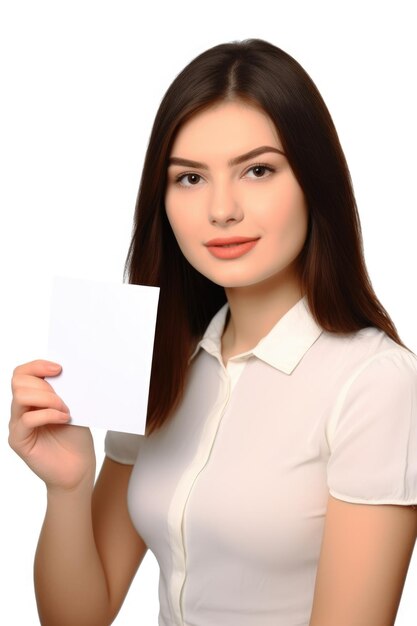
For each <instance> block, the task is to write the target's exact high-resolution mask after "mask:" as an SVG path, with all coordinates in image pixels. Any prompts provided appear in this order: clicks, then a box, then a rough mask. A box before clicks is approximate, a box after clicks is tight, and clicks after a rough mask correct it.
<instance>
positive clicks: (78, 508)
mask: <svg viewBox="0 0 417 626" xmlns="http://www.w3.org/2000/svg"><path fill="white" fill-rule="evenodd" d="M131 471H132V466H131V465H121V464H119V463H115V462H114V461H112V460H110V459H107V458H106V459H105V460H104V463H103V467H102V470H101V472H100V475H99V478H98V480H97V483H96V486H95V488H94V493H93V494H92V493H91V490H90V489H88V488H85V487H82V488H79V489H77V490H76V491H74V492H71V493H54V492H52V493H48V508H47V513H46V517H45V522H44V525H43V528H42V532H41V536H40V539H39V543H38V549H37V553H36V558H35V591H36V598H37V603H38V610H39V615H40V619H41V623H42V624H43V625H44V626H48V625H51V626H53V625H56V624H58V623H59V624H60V626H66V625H68V626H73V625H74V624H77V626H84V625H85V626H95V625H97V626H108V624H111V623H112V622H113V620H114V619H115V617H116V615H117V613H118V611H119V609H120V607H121V605H122V603H123V600H124V598H125V596H126V593H127V591H128V589H129V586H130V584H131V581H132V579H133V576H134V574H135V572H136V571H137V568H138V566H139V565H140V563H141V561H142V559H143V557H144V555H145V553H146V550H147V547H146V545H145V543H144V542H143V540H142V539H141V537H140V536H139V535H138V533H137V532H136V530H135V529H134V528H133V526H132V523H131V521H130V517H129V514H128V510H127V503H126V497H127V486H128V482H129V477H130V474H131Z"/></svg>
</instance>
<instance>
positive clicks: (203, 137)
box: [9, 102, 417, 626]
mask: <svg viewBox="0 0 417 626" xmlns="http://www.w3.org/2000/svg"><path fill="white" fill-rule="evenodd" d="M265 145H266V146H271V147H273V148H275V149H276V150H280V151H282V145H281V143H280V139H279V136H278V134H277V132H276V129H275V127H274V126H273V124H272V122H271V120H270V119H269V118H268V116H267V115H265V113H263V111H261V110H260V109H257V108H256V107H252V106H248V105H246V104H243V103H241V102H227V103H222V104H220V105H217V106H215V107H212V108H210V109H208V110H206V111H204V112H201V113H200V114H198V115H196V116H195V117H194V118H192V119H191V120H189V121H188V122H187V123H186V124H185V125H184V127H183V128H182V129H181V130H180V132H179V133H178V135H177V138H176V141H175V143H174V145H173V149H172V152H171V156H174V157H177V158H187V159H192V160H197V161H200V162H201V161H202V162H204V163H205V164H206V165H207V168H201V166H199V167H195V166H193V167H192V168H190V167H188V166H187V167H184V166H181V165H178V164H174V165H172V166H170V167H169V172H168V174H169V176H168V184H167V189H166V198H165V200H166V211H167V216H168V219H169V221H170V223H171V226H172V228H173V231H174V234H175V236H176V238H177V241H178V243H179V246H180V248H181V249H182V251H183V253H184V255H185V256H186V258H187V259H188V260H189V261H190V262H191V263H192V265H194V266H195V267H196V268H197V269H198V270H199V271H200V272H202V273H203V274H204V275H206V276H208V277H209V278H211V280H213V281H214V282H216V283H218V284H220V285H223V286H224V287H225V290H226V295H227V298H228V301H229V305H230V311H231V317H230V322H229V325H228V326H227V328H226V330H225V332H224V335H223V338H222V355H223V360H224V362H225V363H226V362H227V359H228V358H230V356H232V355H234V354H237V353H239V352H242V351H246V350H249V349H250V348H252V347H253V346H254V345H255V344H256V343H257V342H258V341H259V340H260V339H261V337H263V336H264V335H265V334H266V333H268V332H269V330H270V329H271V328H272V327H273V325H274V324H275V323H276V322H277V321H278V319H280V317H282V315H284V314H285V312H286V311H288V309H289V308H290V307H291V306H293V305H294V304H295V303H296V302H297V301H298V300H299V298H300V297H301V295H302V293H301V290H300V283H299V279H298V276H297V274H296V271H295V260H296V258H297V256H298V254H299V253H300V251H301V249H302V247H303V244H304V241H305V237H306V233H307V224H308V211H307V207H306V203H305V199H304V196H303V193H302V190H301V189H300V187H299V185H298V183H297V181H296V179H295V177H294V175H293V172H292V171H291V168H290V167H289V164H288V162H287V159H286V157H285V155H282V154H279V153H277V152H268V153H264V154H261V155H258V156H257V157H256V158H255V159H252V158H251V159H247V160H245V161H244V162H240V163H235V164H234V165H233V166H230V165H228V161H229V160H230V159H233V158H236V157H238V156H240V155H242V154H244V153H246V152H248V151H249V150H252V149H254V148H257V147H260V146H265ZM257 163H262V164H265V165H267V166H268V167H270V168H271V170H273V171H268V170H264V169H262V168H259V169H256V168H255V169H253V168H254V166H256V164H257ZM182 174H193V175H195V176H191V177H190V176H188V177H185V176H184V177H182V178H181V181H182V183H183V184H182V185H181V184H179V182H178V177H179V176H180V175H182ZM191 182H194V183H196V184H195V185H192V184H191ZM187 185H189V186H190V188H189V187H187ZM235 235H239V236H242V235H243V236H246V237H256V238H257V243H256V246H255V247H254V248H252V250H250V251H249V252H247V253H246V254H245V255H243V256H240V257H239V258H236V259H228V260H225V259H217V258H214V257H213V256H212V255H211V254H210V253H209V251H208V249H207V247H206V246H205V245H204V244H205V243H207V241H209V240H210V239H212V238H217V237H231V236H235ZM60 370H61V367H60V365H56V364H52V363H51V362H49V361H43V360H38V361H32V362H30V363H25V364H24V365H20V366H18V367H17V368H16V369H15V371H14V373H13V378H12V391H13V400H12V406H11V418H10V423H9V433H10V434H9V443H10V445H11V447H12V448H13V449H14V450H15V452H16V453H17V454H18V455H19V456H21V457H22V459H23V460H24V461H25V462H26V463H27V465H28V466H29V467H30V468H31V469H32V470H33V471H34V472H35V473H36V474H37V475H38V476H39V477H40V478H41V479H42V480H43V481H44V482H45V485H46V488H47V510H46V515H45V521H44V524H43V527H42V531H41V534H40V537H39V542H38V547H37V552H36V558H35V591H36V598H37V603H38V610H39V615H40V619H41V623H42V625H43V626H56V624H60V626H73V625H74V624H77V626H105V625H107V624H110V623H112V621H113V620H114V618H115V616H116V615H117V613H118V611H119V609H120V607H121V605H122V603H123V600H124V598H125V596H126V593H127V591H128V589H129V586H130V583H131V581H132V578H133V576H134V575H135V573H136V571H137V568H138V567H139V565H140V563H141V561H142V560H143V557H144V555H145V553H146V551H147V546H146V544H145V543H144V541H143V539H142V538H141V537H140V536H139V534H138V533H137V532H136V530H135V529H134V527H133V525H132V522H131V520H130V517H129V513H128V509H127V488H128V484H129V479H130V475H131V471H132V466H131V465H122V464H119V463H116V462H114V461H112V460H111V459H108V458H106V459H105V460H104V462H103V466H102V468H101V471H100V474H99V477H98V479H97V481H96V484H95V485H94V475H95V454H94V448H93V442H92V438H91V433H90V431H89V429H88V428H82V427H79V426H69V425H68V424H67V423H66V422H67V421H68V419H69V415H70V413H69V408H68V407H67V406H66V405H65V403H64V401H63V399H61V398H60V397H59V396H58V395H57V394H56V393H55V392H54V390H53V388H52V386H51V385H50V384H49V383H48V382H47V381H45V380H44V378H45V377H46V376H54V375H57V374H59V372H60ZM416 533H417V513H416V511H414V510H413V509H412V508H411V507H406V506H395V505H378V506H373V505H369V506H368V505H362V504H351V503H348V502H344V501H341V500H337V499H336V498H333V497H331V496H330V495H329V500H328V508H327V513H326V520H325V529H324V534H323V542H322V546H321V553H320V559H319V564H318V570H317V577H316V585H315V591H314V602H313V608H312V615H311V619H310V626H334V625H335V624H337V625H338V626H392V625H393V624H394V620H395V615H396V612H397V608H398V604H399V601H400V598H401V592H402V588H403V585H404V582H405V578H406V573H407V569H408V565H409V562H410V559H411V555H412V552H413V547H414V543H415V538H416Z"/></svg>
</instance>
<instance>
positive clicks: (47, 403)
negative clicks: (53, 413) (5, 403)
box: [12, 387, 69, 417]
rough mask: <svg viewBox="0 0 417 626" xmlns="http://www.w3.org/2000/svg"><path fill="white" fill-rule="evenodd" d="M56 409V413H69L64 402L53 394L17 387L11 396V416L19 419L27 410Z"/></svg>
mask: <svg viewBox="0 0 417 626" xmlns="http://www.w3.org/2000/svg"><path fill="white" fill-rule="evenodd" d="M30 408H39V409H47V408H50V409H56V410H58V411H63V412H69V408H68V407H67V405H66V404H65V402H64V401H63V400H62V399H61V398H60V397H59V396H58V395H57V394H56V393H55V392H49V391H45V390H43V389H42V390H41V389H32V388H27V387H19V388H17V389H16V391H15V393H14V395H13V401H12V416H13V415H14V416H17V417H19V414H20V415H21V414H22V413H24V412H25V411H26V410H27V409H30Z"/></svg>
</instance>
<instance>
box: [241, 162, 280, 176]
mask: <svg viewBox="0 0 417 626" xmlns="http://www.w3.org/2000/svg"><path fill="white" fill-rule="evenodd" d="M274 171H275V170H274V169H273V168H272V167H270V166H269V165H262V164H259V165H252V167H250V168H249V169H248V170H247V171H246V175H248V174H249V172H253V174H254V175H253V176H249V178H266V176H269V175H270V174H271V173H272V172H274ZM266 172H268V173H267V174H266V176H265V173H266Z"/></svg>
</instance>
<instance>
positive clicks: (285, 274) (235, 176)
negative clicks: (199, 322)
mask: <svg viewBox="0 0 417 626" xmlns="http://www.w3.org/2000/svg"><path fill="white" fill-rule="evenodd" d="M262 146H266V147H272V148H274V149H276V150H279V151H280V152H281V154H280V153H277V152H272V151H266V150H265V151H263V153H262V154H259V155H258V156H256V157H252V158H248V159H245V161H244V162H242V163H239V164H236V165H233V166H230V165H229V164H228V161H229V160H230V159H233V158H236V157H238V156H240V155H244V154H246V153H248V152H249V151H252V150H254V149H256V148H260V147H262ZM171 156H173V157H174V158H176V159H188V160H192V161H197V162H201V163H204V164H205V165H206V166H207V167H189V166H184V165H179V164H176V163H173V164H171V165H170V166H169V168H168V182H167V189H166V195H165V207H166V213H167V217H168V220H169V222H170V224H171V227H172V230H173V232H174V234H175V237H176V239H177V242H178V245H179V247H180V248H181V250H182V252H183V254H184V256H185V257H186V258H187V259H188V261H189V262H190V263H191V264H192V265H193V266H194V267H195V268H196V269H197V270H198V271H199V272H201V273H202V274H203V275H204V276H207V277H208V278H210V279H211V280H212V281H213V282H215V283H217V284H219V285H222V286H223V287H225V291H226V296H227V299H228V301H229V305H230V313H231V317H230V321H229V325H228V327H227V329H226V331H225V333H224V336H223V340H222V353H223V360H224V361H225V362H226V361H227V359H228V358H229V357H230V356H233V355H234V354H237V353H239V352H243V351H246V350H249V349H250V348H253V347H254V346H255V345H256V344H257V343H258V341H259V340H260V339H261V338H262V337H263V336H264V335H265V334H267V333H268V332H269V330H270V329H271V328H272V327H273V326H274V325H275V324H276V322H277V321H278V319H279V318H280V317H282V315H283V314H284V313H285V312H286V311H288V310H289V309H290V308H291V307H292V306H293V305H294V304H295V303H296V302H297V301H298V300H299V299H300V297H301V296H302V293H301V289H300V284H299V278H298V276H297V274H296V271H295V268H294V265H295V259H296V258H297V257H298V255H299V253H300V252H301V249H302V247H303V245H304V242H305V239H306V235H307V226H308V210H307V206H306V202H305V198H304V194H303V192H302V189H301V187H300V185H299V184H298V182H297V179H296V178H295V176H294V173H293V172H292V170H291V168H290V166H289V163H288V160H287V158H286V156H285V155H284V150H283V147H282V143H281V141H280V138H279V136H278V133H277V131H276V129H275V126H274V124H273V123H272V121H271V119H270V118H269V117H268V116H267V115H266V114H265V113H264V112H263V111H262V110H261V109H259V108H257V107H253V106H249V105H247V104H244V103H242V102H238V101H231V102H229V101H228V102H224V103H221V104H218V105H215V106H213V107H210V108H209V109H208V110H205V111H202V112H201V113H199V114H197V115H195V116H194V117H193V118H192V119H191V120H189V121H188V122H187V124H185V125H184V126H183V127H182V128H181V129H180V131H179V132H178V134H177V137H176V139H175V142H174V144H173V146H172V152H171ZM257 164H262V165H263V166H264V167H256V165H257ZM234 236H244V237H250V238H259V239H258V242H257V244H256V246H255V247H254V248H253V249H252V250H250V251H249V252H247V253H246V254H244V255H243V256H240V257H239V258H235V259H218V258H215V257H213V256H212V254H211V253H210V252H209V250H208V248H207V246H206V245H205V243H206V242H208V241H210V240H212V239H215V238H219V237H221V238H227V237H234ZM254 316H256V324H254V323H253V320H254Z"/></svg>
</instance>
